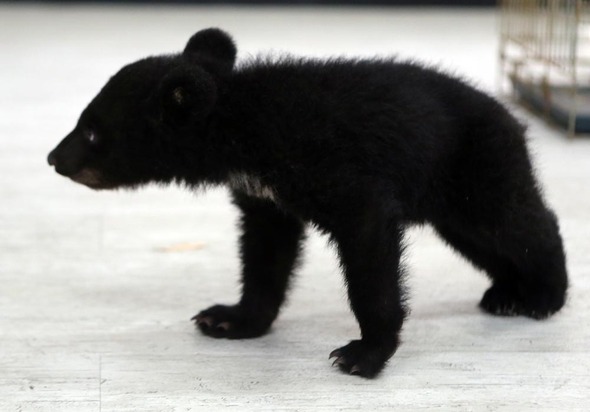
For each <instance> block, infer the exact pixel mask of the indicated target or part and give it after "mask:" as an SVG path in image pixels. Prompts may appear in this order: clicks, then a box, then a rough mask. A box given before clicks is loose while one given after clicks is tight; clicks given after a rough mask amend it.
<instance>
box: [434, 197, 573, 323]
mask: <svg viewBox="0 0 590 412" xmlns="http://www.w3.org/2000/svg"><path fill="white" fill-rule="evenodd" d="M532 204H533V205H534V206H531V205H530V204H529V205H528V207H527V206H522V207H521V208H517V209H514V210H513V211H512V213H510V214H507V215H504V216H509V218H504V219H502V218H498V219H493V221H494V223H493V224H482V223H481V222H478V224H473V223H472V224H469V223H467V222H468V220H467V219H466V220H458V219H457V220H454V221H447V222H444V223H438V224H435V228H436V229H437V231H438V233H439V234H440V235H441V236H442V238H443V239H444V240H445V241H446V242H447V243H449V244H450V245H451V246H452V247H453V248H455V249H456V250H457V251H458V252H459V253H461V254H462V255H463V256H464V257H465V258H467V259H468V260H469V261H471V262H472V263H473V264H474V265H475V266H477V267H479V268H480V269H483V270H484V271H485V272H486V273H487V274H488V276H489V277H490V278H491V280H492V286H491V287H490V288H489V289H488V290H487V291H486V292H485V294H484V295H483V298H482V300H481V302H480V307H481V308H482V309H483V310H485V311H486V312H489V313H492V314H495V315H502V316H515V315H524V316H529V317H531V318H535V319H543V318H546V317H548V316H550V315H552V314H553V313H555V312H557V311H558V310H559V309H561V307H562V306H563V304H564V303H565V297H566V289H567V283H568V282H567V273H566V268H565V256H564V251H563V245H562V240H561V236H560V234H559V228H558V224H557V220H556V218H555V215H554V214H553V212H551V211H550V210H548V209H547V208H546V207H545V206H544V205H542V203H540V202H539V203H537V202H535V203H532ZM500 222H501V223H500Z"/></svg>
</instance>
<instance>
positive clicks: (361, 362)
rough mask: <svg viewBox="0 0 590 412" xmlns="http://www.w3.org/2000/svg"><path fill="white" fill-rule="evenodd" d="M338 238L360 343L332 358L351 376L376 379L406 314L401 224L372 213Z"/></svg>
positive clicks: (345, 228)
mask: <svg viewBox="0 0 590 412" xmlns="http://www.w3.org/2000/svg"><path fill="white" fill-rule="evenodd" d="M333 237H334V239H335V240H336V242H337V245H338V251H339V254H340V260H341V264H342V267H343V270H344V276H345V279H346V284H347V286H348V297H349V300H350V305H351V307H352V310H353V312H354V314H355V316H356V318H357V320H358V322H359V326H360V330H361V339H360V340H354V341H352V342H350V343H349V344H348V345H346V346H344V347H342V348H339V349H336V350H334V351H333V352H332V353H331V354H330V358H335V360H334V363H333V364H334V365H338V366H339V368H340V369H341V370H342V371H344V372H346V373H350V374H354V375H360V376H364V377H367V378H372V377H374V376H376V375H377V374H378V373H379V372H380V371H381V369H383V367H384V366H385V363H386V362H387V360H388V359H389V358H390V357H391V356H392V355H393V354H394V352H395V351H396V349H397V347H398V344H399V333H400V330H401V327H402V323H403V320H404V317H405V313H406V310H405V307H404V295H403V286H402V284H401V281H402V277H403V276H402V269H401V267H400V257H401V252H402V249H401V241H402V229H401V226H400V225H399V224H398V220H397V219H396V218H394V217H390V216H388V213H383V212H382V211H379V210H376V209H372V210H368V211H364V212H359V213H358V214H356V216H354V217H353V218H350V217H349V218H347V219H346V222H342V223H341V226H340V227H339V228H338V229H337V230H336V231H335V232H334V233H333Z"/></svg>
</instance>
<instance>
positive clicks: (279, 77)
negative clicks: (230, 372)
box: [49, 29, 567, 377]
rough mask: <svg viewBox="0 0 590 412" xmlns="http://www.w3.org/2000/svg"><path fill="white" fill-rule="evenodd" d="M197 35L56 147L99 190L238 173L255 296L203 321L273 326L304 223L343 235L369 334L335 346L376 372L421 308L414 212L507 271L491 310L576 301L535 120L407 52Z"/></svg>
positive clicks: (479, 260)
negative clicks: (294, 50)
mask: <svg viewBox="0 0 590 412" xmlns="http://www.w3.org/2000/svg"><path fill="white" fill-rule="evenodd" d="M235 56H236V49H235V46H234V43H233V41H232V40H231V38H230V37H229V36H228V35H227V34H225V33H224V32H222V31H220V30H217V29H208V30H204V31H201V32H198V33H197V34H195V35H194V36H193V37H192V38H191V39H190V41H189V44H188V45H187V47H186V48H185V50H184V52H183V53H182V54H177V55H170V56H161V57H151V58H147V59H144V60H141V61H138V62H136V63H133V64H131V65H129V66H127V67H125V68H123V69H122V70H121V71H120V72H119V73H117V74H116V75H115V76H114V77H113V78H112V79H111V80H110V81H109V82H108V83H107V85H106V86H105V87H104V88H103V89H102V91H101V92H100V93H99V94H98V96H97V97H96V98H95V99H94V100H93V101H92V102H91V103H90V104H89V106H88V107H87V108H86V109H85V110H84V112H83V113H82V115H81V117H80V120H79V121H78V124H77V126H76V128H75V129H74V130H73V131H72V133H70V135H68V136H67V137H66V138H65V139H64V140H63V141H62V142H61V143H60V144H59V146H58V147H57V148H56V149H55V150H54V151H53V152H51V154H50V155H49V163H50V164H52V165H54V166H55V168H56V170H57V172H58V173H61V174H63V175H65V176H68V177H70V178H72V179H73V180H75V181H77V182H79V183H83V184H86V185H87V186H90V187H92V188H95V189H104V188H117V187H135V186H138V185H141V184H145V183H148V182H157V183H170V182H177V183H183V184H187V185H189V186H199V185H223V184H225V185H229V186H230V188H232V190H233V194H234V199H235V203H236V205H237V206H238V207H239V208H240V209H241V211H242V230H243V235H242V238H241V256H242V262H243V269H242V281H243V291H242V298H241V300H240V302H239V303H237V304H236V305H235V306H214V307H212V308H209V309H207V310H205V311H203V312H201V313H200V314H198V315H197V316H195V318H194V319H195V321H196V323H197V325H198V326H199V327H200V329H201V330H202V331H203V333H205V334H207V335H210V336H214V337H227V338H250V337H255V336H259V335H262V334H264V333H265V332H267V331H268V329H269V328H270V326H271V324H272V322H273V321H274V319H275V318H276V316H277V314H278V312H279V308H280V306H281V303H282V302H283V300H284V298H285V291H286V289H287V286H288V280H289V276H290V275H291V273H292V272H293V269H294V267H295V266H296V263H297V257H298V253H299V251H300V247H301V243H302V239H303V237H304V226H305V225H306V224H308V223H311V224H313V225H315V226H316V227H318V228H319V229H320V230H322V231H324V232H327V233H329V235H330V237H331V239H332V240H333V241H334V243H335V244H336V245H337V248H338V252H339V255H340V261H341V265H342V269H343V272H344V276H345V279H346V283H347V285H348V294H349V299H350V304H351V307H352V309H353V311H354V314H355V316H356V318H357V320H358V322H359V325H360V330H361V339H360V340H356V341H352V342H351V343H350V344H348V345H346V346H344V347H343V348H340V349H337V350H335V351H334V352H333V353H332V354H331V356H333V357H335V358H336V361H335V363H336V364H338V365H339V366H340V368H341V369H342V370H343V371H345V372H348V373H353V374H359V375H362V376H367V377H372V376H375V375H376V374H377V373H378V372H379V371H380V370H381V369H382V367H383V366H384V364H385V362H386V361H387V359H389V357H390V356H391V355H392V354H393V353H394V352H395V350H396V349H397V346H398V343H399V333H400V330H401V327H402V324H403V320H404V317H405V314H406V308H405V305H404V289H403V285H402V278H403V269H402V266H401V265H400V259H401V255H402V250H403V232H404V229H405V228H406V227H407V226H408V225H409V224H423V223H430V224H432V225H433V226H434V228H435V229H436V230H437V231H438V233H439V234H440V235H441V237H442V238H443V239H444V240H445V241H446V242H447V243H448V244H450V245H451V246H452V247H453V248H455V249H456V250H457V251H458V252H459V253H461V254H462V255H463V256H465V258H467V259H468V260H469V261H471V262H472V263H473V264H474V265H475V266H477V267H478V268H480V269H482V270H484V271H485V272H486V273H487V274H488V276H489V277H490V278H491V280H492V286H491V288H490V289H489V290H488V291H487V292H486V293H485V294H484V297H483V299H482V301H481V304H480V305H481V307H482V308H483V309H484V310H486V311H488V312H490V313H493V314H498V315H525V316H530V317H533V318H537V319H539V318H544V317H547V316H549V315H551V314H552V313H554V312H556V311H557V310H559V309H560V308H561V307H562V305H563V304H564V300H565V294H566V289H567V274H566V268H565V257H564V251H563V247H562V241H561V237H560V234H559V228H558V223H557V219H556V217H555V215H554V214H553V213H552V212H551V210H550V209H549V208H548V207H547V206H546V204H545V202H544V200H543V198H542V195H541V193H540V190H539V187H538V185H537V182H536V180H535V177H534V173H533V170H532V167H531V161H530V158H529V154H528V152H527V148H526V143H525V137H524V129H523V127H522V126H521V125H520V124H519V123H518V122H517V121H516V120H515V119H514V117H512V116H511V115H510V114H509V113H508V112H507V110H506V109H505V108H504V107H502V106H501V105H500V104H499V103H498V102H496V101H495V100H494V99H492V98H490V97H488V96H486V95H485V94H483V93H481V92H479V91H477V90H475V89H474V88H472V87H470V86H468V85H466V84H465V83H464V82H462V81H460V80H458V79H456V78H453V77H452V76H449V75H446V74H444V73H440V72H437V71H435V70H432V69H429V68H426V67H423V66H421V65H419V64H415V63H407V62H396V61H394V60H378V59H373V60H348V59H332V60H311V59H296V58H291V57H284V58H280V59H274V60H273V59H266V60H265V59H257V60H253V61H250V62H246V63H243V64H241V65H240V66H238V67H235V66H234V61H235Z"/></svg>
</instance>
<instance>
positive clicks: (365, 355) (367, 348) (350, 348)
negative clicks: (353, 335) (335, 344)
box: [330, 340, 394, 378]
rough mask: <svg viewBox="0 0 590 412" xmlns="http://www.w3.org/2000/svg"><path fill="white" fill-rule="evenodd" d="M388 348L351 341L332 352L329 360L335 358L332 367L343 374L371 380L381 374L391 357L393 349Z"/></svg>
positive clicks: (388, 346)
mask: <svg viewBox="0 0 590 412" xmlns="http://www.w3.org/2000/svg"><path fill="white" fill-rule="evenodd" d="M390 346H391V345H373V344H368V343H366V342H363V341H362V340H353V341H351V342H350V343H349V344H348V345H346V346H343V347H341V348H340V349H336V350H334V351H332V353H330V359H332V358H336V359H335V360H334V363H333V364H332V365H333V366H334V365H338V367H339V368H340V370H341V371H342V372H344V373H349V374H351V375H359V376H363V377H365V378H373V377H375V376H376V375H377V374H378V373H379V372H381V369H383V367H384V366H385V363H386V362H387V360H388V359H389V358H390V357H391V355H393V352H394V349H391V348H390Z"/></svg>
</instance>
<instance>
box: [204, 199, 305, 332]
mask: <svg viewBox="0 0 590 412" xmlns="http://www.w3.org/2000/svg"><path fill="white" fill-rule="evenodd" d="M233 195H234V202H235V204H236V205H237V206H238V207H239V208H240V209H241V211H242V222H241V223H242V225H241V226H242V236H241V239H240V247H241V250H240V252H241V258H242V298H241V299H240V302H239V303H237V304H236V305H232V306H225V305H216V306H213V307H211V308H209V309H206V310H204V311H202V312H200V313H199V314H198V315H196V316H195V317H193V320H194V321H195V322H196V324H197V326H198V327H199V329H200V330H201V331H202V332H203V333H204V334H205V335H208V336H212V337H215V338H229V339H243V338H254V337H257V336H261V335H263V334H265V333H266V332H267V331H268V329H269V328H270V326H271V324H272V322H273V321H274V320H275V318H276V317H277V315H278V313H279V308H280V306H281V304H282V303H283V301H284V299H285V293H286V290H287V286H288V280H289V277H290V275H291V273H292V272H293V269H294V267H295V265H296V261H297V257H298V255H299V251H300V245H301V241H302V238H303V232H304V227H303V223H302V222H301V221H300V220H299V219H297V218H295V217H293V216H291V215H289V214H287V213H285V212H283V211H282V210H280V209H279V208H277V206H276V205H275V204H273V203H272V202H271V201H270V200H264V199H257V198H253V197H249V196H246V195H244V194H242V193H239V192H235V193H234V194H233Z"/></svg>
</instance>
